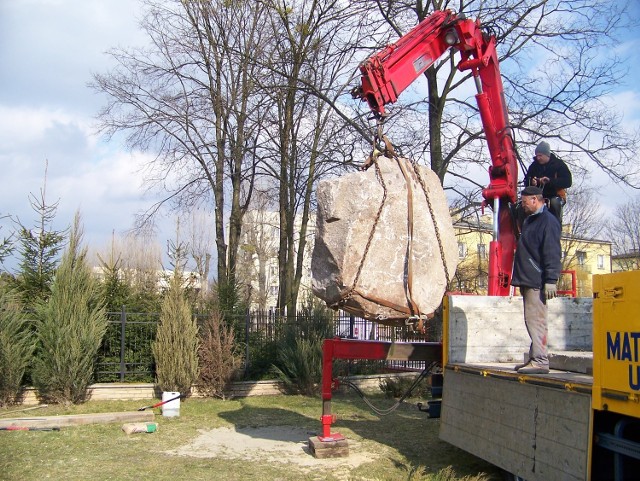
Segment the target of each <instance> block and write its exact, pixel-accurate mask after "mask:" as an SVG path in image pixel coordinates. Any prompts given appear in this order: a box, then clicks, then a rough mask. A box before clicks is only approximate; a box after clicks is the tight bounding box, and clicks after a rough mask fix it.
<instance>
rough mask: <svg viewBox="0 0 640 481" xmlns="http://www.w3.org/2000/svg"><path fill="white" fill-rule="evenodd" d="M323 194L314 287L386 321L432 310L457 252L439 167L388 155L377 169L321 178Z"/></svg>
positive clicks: (336, 303)
mask: <svg viewBox="0 0 640 481" xmlns="http://www.w3.org/2000/svg"><path fill="white" fill-rule="evenodd" d="M317 200H318V211H317V223H316V239H315V246H314V250H313V255H312V259H311V273H312V290H313V293H314V294H315V295H316V296H318V297H320V298H321V299H322V300H324V301H325V302H326V303H327V305H328V306H329V307H332V308H334V309H344V310H345V311H347V312H349V313H352V314H354V315H357V316H360V317H363V318H365V319H369V320H374V321H377V322H380V323H382V324H387V325H404V324H405V323H407V320H409V319H426V318H428V317H430V316H431V315H432V313H433V312H434V311H435V310H436V309H437V308H438V306H439V305H440V303H441V302H442V297H443V295H444V293H445V291H446V288H447V284H448V281H449V280H450V279H451V276H452V275H453V274H454V273H455V270H456V264H457V259H458V247H457V241H456V237H455V234H454V231H453V225H452V221H451V216H450V215H449V208H448V205H447V200H446V197H445V194H444V190H443V189H442V186H441V185H440V180H439V179H438V177H437V176H436V174H435V173H434V172H433V171H431V170H430V169H429V168H427V167H423V166H418V165H416V164H414V163H412V162H411V161H410V160H408V159H404V158H399V157H396V156H389V157H386V156H384V155H381V156H379V157H377V159H375V161H373V168H368V169H367V170H365V171H360V172H354V173H350V174H347V175H344V176H341V177H339V178H336V179H331V180H326V181H323V182H321V183H320V184H319V185H318V190H317Z"/></svg>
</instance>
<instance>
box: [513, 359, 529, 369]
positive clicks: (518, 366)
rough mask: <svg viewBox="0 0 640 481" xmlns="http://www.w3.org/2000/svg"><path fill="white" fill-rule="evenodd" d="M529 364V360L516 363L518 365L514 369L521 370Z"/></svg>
mask: <svg viewBox="0 0 640 481" xmlns="http://www.w3.org/2000/svg"><path fill="white" fill-rule="evenodd" d="M528 365H529V361H527V362H523V363H522V364H516V366H515V367H514V368H513V370H514V371H519V370H520V369H522V368H523V367H525V366H528Z"/></svg>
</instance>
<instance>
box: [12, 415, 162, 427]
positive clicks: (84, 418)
mask: <svg viewBox="0 0 640 481" xmlns="http://www.w3.org/2000/svg"><path fill="white" fill-rule="evenodd" d="M154 419H155V414H154V413H153V411H132V412H128V411H127V412H116V413H94V414H70V415H62V416H38V417H32V418H9V419H1V420H0V427H9V426H19V427H34V428H52V427H63V426H78V425H82V424H108V423H121V422H125V423H129V422H144V421H153V420H154Z"/></svg>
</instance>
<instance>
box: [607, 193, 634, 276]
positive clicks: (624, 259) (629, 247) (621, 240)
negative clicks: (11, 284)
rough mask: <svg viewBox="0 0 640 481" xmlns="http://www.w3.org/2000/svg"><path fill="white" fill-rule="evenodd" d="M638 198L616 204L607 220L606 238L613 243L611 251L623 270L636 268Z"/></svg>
mask: <svg viewBox="0 0 640 481" xmlns="http://www.w3.org/2000/svg"><path fill="white" fill-rule="evenodd" d="M639 200H640V199H636V200H634V201H630V202H627V203H625V204H620V205H618V206H616V208H615V212H614V215H613V217H612V218H611V220H610V221H609V222H607V224H606V227H605V231H606V233H607V238H608V239H610V240H611V242H612V243H613V245H612V248H613V253H614V255H617V256H618V260H617V262H618V263H619V264H620V266H621V267H622V268H623V269H624V270H631V269H637V268H638V258H639V257H640V203H639V202H638V201H639Z"/></svg>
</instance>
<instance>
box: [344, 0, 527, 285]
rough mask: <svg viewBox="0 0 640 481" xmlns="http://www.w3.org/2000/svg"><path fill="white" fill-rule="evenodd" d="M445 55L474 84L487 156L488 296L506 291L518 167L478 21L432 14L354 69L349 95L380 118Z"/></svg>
mask: <svg viewBox="0 0 640 481" xmlns="http://www.w3.org/2000/svg"><path fill="white" fill-rule="evenodd" d="M449 49H454V50H457V51H458V52H460V55H461V60H460V62H459V63H458V70H460V71H465V70H470V71H471V73H472V75H473V77H474V80H475V83H476V89H477V94H476V102H477V104H478V109H479V112H480V118H481V121H482V126H483V129H484V133H485V138H486V141H487V145H488V148H489V154H490V156H491V166H490V167H489V185H488V186H487V187H485V188H484V189H483V191H482V195H483V197H484V199H485V203H486V204H488V205H489V206H491V208H492V209H493V213H494V216H493V219H494V220H493V240H492V242H491V243H490V244H489V282H488V293H489V295H491V296H506V295H509V293H510V291H511V287H510V283H511V270H512V266H513V254H514V250H515V245H516V237H515V225H514V222H513V216H512V214H511V205H512V204H515V202H516V197H517V191H516V185H517V180H518V164H517V159H516V155H515V147H514V145H515V143H514V140H513V136H512V132H511V129H510V127H509V120H508V113H507V106H506V102H505V99H504V89H503V86H502V79H501V77H500V69H499V64H498V56H497V53H496V39H495V36H493V35H487V34H486V33H485V32H484V31H483V30H482V29H481V25H480V21H478V20H476V21H472V20H469V19H466V18H465V17H464V16H462V15H457V14H455V13H454V12H452V11H450V10H438V11H435V12H434V13H433V14H431V15H429V16H428V17H427V18H425V19H424V20H422V21H421V22H420V23H419V24H418V25H416V26H415V27H414V28H413V29H412V30H410V31H409V32H408V33H407V34H405V35H403V36H402V37H401V38H400V39H399V40H398V41H397V42H396V43H394V44H391V45H388V46H387V47H385V48H384V49H382V50H381V51H380V52H378V53H376V54H374V55H372V56H371V57H370V58H368V59H367V60H366V61H364V62H363V63H362V64H361V65H360V72H361V74H362V79H361V86H360V87H359V88H357V89H356V90H355V91H354V96H356V97H360V98H361V99H362V100H363V101H366V102H367V103H368V104H369V108H370V109H371V111H372V112H373V113H374V115H376V117H379V118H382V117H384V116H385V115H386V112H385V105H387V104H389V103H393V102H395V101H397V100H398V96H399V95H400V94H401V93H402V92H403V91H404V90H406V89H407V88H408V87H409V86H410V85H411V84H412V83H413V82H414V81H415V80H416V79H417V78H418V77H420V76H421V75H422V74H423V73H424V72H425V71H426V70H427V69H428V68H429V67H431V66H432V65H433V64H434V63H435V62H436V61H437V60H438V59H439V58H440V57H442V55H444V54H445V53H446V52H447V51H448V50H449Z"/></svg>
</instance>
